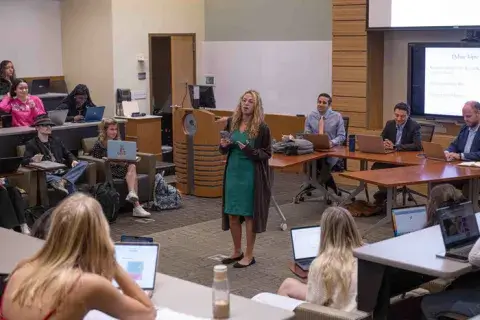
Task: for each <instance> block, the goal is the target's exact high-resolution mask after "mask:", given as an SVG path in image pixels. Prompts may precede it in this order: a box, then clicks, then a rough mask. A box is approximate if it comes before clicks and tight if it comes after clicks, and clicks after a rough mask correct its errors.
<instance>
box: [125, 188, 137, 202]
mask: <svg viewBox="0 0 480 320" xmlns="http://www.w3.org/2000/svg"><path fill="white" fill-rule="evenodd" d="M125 200H127V201H128V202H130V203H135V202H137V201H138V196H137V193H136V192H135V191H133V190H132V191H130V192H129V193H128V194H127V198H125Z"/></svg>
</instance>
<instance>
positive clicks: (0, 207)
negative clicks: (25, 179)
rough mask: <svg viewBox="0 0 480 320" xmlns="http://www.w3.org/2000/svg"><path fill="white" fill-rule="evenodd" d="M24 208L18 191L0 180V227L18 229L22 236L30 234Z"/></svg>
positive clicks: (24, 204) (3, 179) (5, 181)
mask: <svg viewBox="0 0 480 320" xmlns="http://www.w3.org/2000/svg"><path fill="white" fill-rule="evenodd" d="M26 208H27V205H26V203H25V200H24V199H23V198H22V195H21V194H20V191H18V189H17V188H16V187H14V186H9V185H8V182H7V180H6V179H5V178H0V227H2V228H5V229H13V228H15V227H20V230H21V232H22V233H23V234H30V229H29V228H28V226H27V220H26V219H25V209H26ZM3 245H5V244H3Z"/></svg>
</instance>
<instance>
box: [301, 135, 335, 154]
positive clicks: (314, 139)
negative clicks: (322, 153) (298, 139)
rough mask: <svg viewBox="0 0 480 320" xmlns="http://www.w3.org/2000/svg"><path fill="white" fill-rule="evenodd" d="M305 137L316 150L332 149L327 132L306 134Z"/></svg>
mask: <svg viewBox="0 0 480 320" xmlns="http://www.w3.org/2000/svg"><path fill="white" fill-rule="evenodd" d="M303 138H304V139H305V140H308V141H310V142H311V143H312V144H313V149H315V150H328V149H330V138H329V137H328V135H327V134H304V135H303Z"/></svg>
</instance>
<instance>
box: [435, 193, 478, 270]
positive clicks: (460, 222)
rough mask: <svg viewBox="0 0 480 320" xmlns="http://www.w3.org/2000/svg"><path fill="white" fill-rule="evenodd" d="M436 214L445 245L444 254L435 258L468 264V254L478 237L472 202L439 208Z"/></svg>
mask: <svg viewBox="0 0 480 320" xmlns="http://www.w3.org/2000/svg"><path fill="white" fill-rule="evenodd" d="M436 214H437V216H438V217H439V220H440V231H441V233H442V238H443V244H444V245H445V252H441V253H439V254H437V257H440V258H446V259H452V260H457V261H462V262H468V254H469V253H470V250H471V249H472V247H473V245H474V244H475V242H476V241H477V240H478V238H479V236H480V232H479V230H478V224H477V217H476V216H475V212H474V211H473V205H472V202H471V201H469V202H464V203H460V204H453V205H451V206H448V207H443V208H439V209H438V210H437V212H436Z"/></svg>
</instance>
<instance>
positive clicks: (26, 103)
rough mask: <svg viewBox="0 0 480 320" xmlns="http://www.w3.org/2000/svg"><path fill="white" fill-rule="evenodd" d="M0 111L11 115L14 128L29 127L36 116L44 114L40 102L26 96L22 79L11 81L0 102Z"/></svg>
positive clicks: (38, 99)
mask: <svg viewBox="0 0 480 320" xmlns="http://www.w3.org/2000/svg"><path fill="white" fill-rule="evenodd" d="M0 110H1V111H3V112H8V113H11V114H12V125H13V126H14V127H23V126H31V125H32V124H33V122H34V119H35V117H36V116H38V115H40V114H44V113H46V112H45V108H44V106H43V102H42V100H40V98H39V97H36V96H31V95H29V94H28V84H27V83H26V82H25V80H22V79H15V80H14V81H13V83H12V88H11V89H10V92H9V93H8V94H7V95H6V96H5V97H4V98H3V100H2V101H1V102H0Z"/></svg>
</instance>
